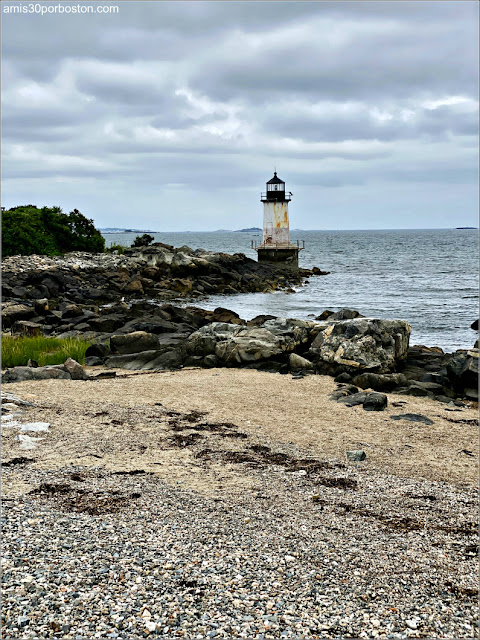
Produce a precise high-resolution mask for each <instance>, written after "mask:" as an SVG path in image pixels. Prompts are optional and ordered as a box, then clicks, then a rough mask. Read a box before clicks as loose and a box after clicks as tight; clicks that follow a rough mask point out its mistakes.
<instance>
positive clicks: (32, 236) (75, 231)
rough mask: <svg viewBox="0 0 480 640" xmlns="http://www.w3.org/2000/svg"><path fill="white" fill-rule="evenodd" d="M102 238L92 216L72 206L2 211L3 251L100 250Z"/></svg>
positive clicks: (59, 252)
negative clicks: (69, 207)
mask: <svg viewBox="0 0 480 640" xmlns="http://www.w3.org/2000/svg"><path fill="white" fill-rule="evenodd" d="M104 249H105V239H104V238H103V236H102V235H101V233H100V232H99V231H98V230H97V229H95V226H94V224H93V220H89V219H88V218H86V217H85V216H84V215H82V214H81V213H80V211H78V209H74V210H73V211H71V212H70V213H69V214H65V213H63V212H62V210H61V208H60V207H42V209H39V208H38V207H36V206H35V205H32V204H29V205H23V206H17V207H12V209H9V210H8V211H3V212H2V251H3V255H4V256H5V257H6V256H13V255H31V254H33V253H36V254H41V255H49V256H55V255H61V254H63V253H66V252H67V251H91V252H93V253H97V252H101V251H103V250H104Z"/></svg>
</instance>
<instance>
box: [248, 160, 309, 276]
mask: <svg viewBox="0 0 480 640" xmlns="http://www.w3.org/2000/svg"><path fill="white" fill-rule="evenodd" d="M292 195H293V194H292V192H291V191H289V192H288V193H286V191H285V182H284V181H283V180H280V178H279V177H278V176H277V172H276V171H275V172H274V174H273V178H271V180H269V181H268V182H267V190H266V192H265V193H262V194H261V198H260V200H261V202H263V238H262V244H261V245H259V246H258V247H254V248H255V249H256V251H257V253H258V261H259V262H274V263H284V264H285V266H290V267H298V252H299V251H300V247H299V246H298V244H292V243H291V242H290V226H289V221H288V203H289V202H290V201H291V199H292Z"/></svg>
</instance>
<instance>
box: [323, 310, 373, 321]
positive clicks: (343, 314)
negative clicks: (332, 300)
mask: <svg viewBox="0 0 480 640" xmlns="http://www.w3.org/2000/svg"><path fill="white" fill-rule="evenodd" d="M324 313H325V312H324ZM327 317H328V319H329V320H353V318H364V317H365V316H362V314H361V313H360V312H359V311H357V310H356V309H340V311H335V313H332V314H331V315H329V316H327Z"/></svg>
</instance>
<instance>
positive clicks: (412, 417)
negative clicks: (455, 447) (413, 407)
mask: <svg viewBox="0 0 480 640" xmlns="http://www.w3.org/2000/svg"><path fill="white" fill-rule="evenodd" d="M390 418H391V420H407V421H408V422H422V423H423V424H428V425H431V424H433V420H430V418H427V416H423V415H422V414H421V413H402V414H399V415H396V416H390Z"/></svg>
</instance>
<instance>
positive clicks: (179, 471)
mask: <svg viewBox="0 0 480 640" xmlns="http://www.w3.org/2000/svg"><path fill="white" fill-rule="evenodd" d="M97 372H98V370H91V371H90V373H97ZM117 375H118V377H117V378H114V379H104V380H95V381H65V380H46V381H27V382H21V383H14V384H9V385H5V387H4V388H5V389H6V390H8V391H10V392H13V393H15V394H18V395H19V396H20V397H22V398H24V399H30V400H31V401H33V402H34V403H35V407H33V408H30V409H28V410H27V411H26V413H25V415H24V417H23V418H22V420H26V419H28V420H29V421H36V420H40V421H46V422H49V423H50V425H51V427H50V430H49V432H48V433H47V434H33V435H36V436H37V435H39V436H42V437H44V440H42V441H40V442H39V446H38V447H37V448H36V449H35V450H34V451H30V452H19V450H18V442H16V440H15V436H16V435H17V431H16V430H15V429H9V428H4V429H3V430H2V436H3V437H2V444H3V450H2V459H3V460H5V459H9V458H12V457H14V456H18V455H19V454H20V453H22V454H23V455H29V456H31V457H34V458H35V463H34V464H35V466H36V467H38V468H39V469H40V468H41V469H56V468H61V467H65V466H68V465H85V466H100V465H101V466H102V467H104V468H105V469H108V470H133V469H140V468H141V469H144V470H146V471H154V472H155V473H156V474H158V475H159V476H161V477H162V478H164V479H165V480H167V481H168V482H171V483H172V484H174V483H178V482H182V483H184V484H185V485H186V486H190V487H192V488H193V489H195V490H197V491H200V492H204V493H207V494H208V493H212V492H217V491H222V490H231V491H235V492H238V491H241V490H242V488H246V487H249V486H250V485H251V484H252V482H254V481H253V480H252V479H251V478H250V477H249V474H248V473H245V469H244V465H239V464H229V463H225V462H222V461H221V460H215V459H213V460H212V461H211V463H210V464H209V465H205V464H204V462H203V461H202V460H199V458H198V455H197V454H198V452H199V451H201V450H202V449H205V448H206V447H207V448H208V447H210V448H212V449H214V450H218V449H219V447H221V448H222V449H224V450H225V449H229V448H230V449H232V450H236V451H238V450H241V449H242V448H245V446H246V445H247V444H248V446H252V444H264V445H267V446H269V447H270V448H271V449H272V450H274V451H284V452H287V453H288V454H289V455H297V456H300V457H301V456H303V457H305V456H311V457H314V458H317V459H320V460H325V459H329V460H332V459H336V460H339V461H343V462H346V451H347V450H351V449H363V450H364V451H365V452H366V454H367V459H366V460H365V462H363V463H361V464H362V465H363V468H364V469H365V470H372V471H376V472H380V473H386V474H393V475H394V476H398V477H399V478H419V479H421V478H423V479H427V480H432V481H437V482H445V483H448V484H455V485H458V486H464V487H471V486H474V485H476V484H477V481H478V427H477V426H476V419H477V417H478V415H477V410H476V408H475V407H474V406H473V405H470V406H468V407H465V408H458V407H454V406H453V405H445V404H442V403H439V402H436V401H434V400H431V399H428V398H415V397H411V396H402V395H397V394H389V396H388V400H389V402H388V408H387V409H386V410H385V411H382V412H367V411H364V410H363V408H362V407H361V406H357V407H347V406H345V405H343V404H340V403H337V402H335V401H333V400H331V399H329V397H328V396H329V394H330V393H331V392H332V391H334V390H335V389H336V384H335V383H334V382H333V379H332V378H330V377H326V376H308V377H305V378H303V379H299V380H294V379H292V377H291V376H290V375H280V374H273V373H265V372H258V371H254V370H245V369H207V370H205V369H184V370H181V371H165V372H155V373H153V372H126V371H124V370H123V371H118V372H117ZM192 410H195V411H200V412H206V413H205V415H204V416H203V418H202V420H204V421H207V422H209V423H217V422H220V423H221V422H227V423H232V424H233V425H235V426H236V427H238V431H239V432H241V433H243V434H245V437H246V438H247V439H246V440H239V439H234V438H229V439H227V438H221V437H219V436H218V435H215V434H208V437H207V435H203V436H202V438H203V439H202V440H201V441H199V442H197V443H196V444H195V445H192V446H173V445H172V444H171V438H172V433H173V431H172V420H173V421H174V420H175V417H173V418H172V416H171V415H170V416H169V415H168V414H169V413H172V412H175V411H177V412H181V413H184V414H185V413H188V412H190V411H192ZM405 413H418V414H422V415H424V416H427V417H428V418H430V419H431V420H433V423H434V424H433V425H430V426H427V425H425V424H422V423H413V422H408V421H406V420H398V421H395V420H392V419H391V416H392V415H398V414H405ZM230 428H233V427H230ZM182 433H184V431H182ZM349 464H350V465H352V464H354V463H349ZM357 464H358V463H357ZM240 467H242V469H240ZM4 480H7V479H4ZM26 489H27V487H23V486H21V485H18V486H17V485H15V482H14V479H13V477H12V479H11V482H9V481H8V480H7V481H6V482H4V484H3V488H2V490H3V492H4V494H7V495H8V494H9V493H12V494H15V493H17V494H18V492H22V493H23V492H24V491H25V490H26Z"/></svg>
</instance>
